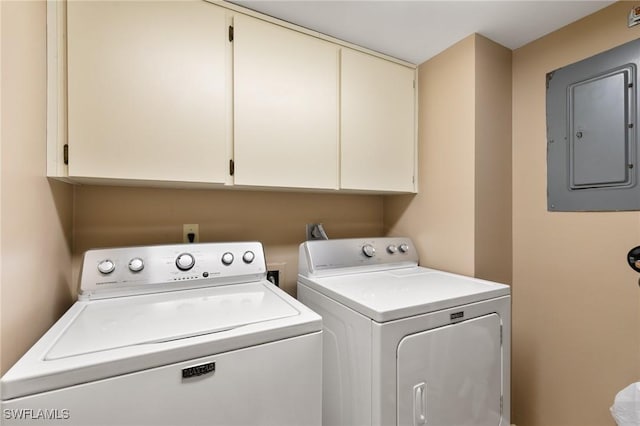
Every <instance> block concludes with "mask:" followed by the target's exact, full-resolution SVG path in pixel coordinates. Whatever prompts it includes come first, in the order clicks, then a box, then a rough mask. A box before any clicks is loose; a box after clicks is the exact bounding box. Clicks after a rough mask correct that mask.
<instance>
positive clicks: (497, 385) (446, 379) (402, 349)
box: [397, 313, 504, 426]
mask: <svg viewBox="0 0 640 426" xmlns="http://www.w3.org/2000/svg"><path fill="white" fill-rule="evenodd" d="M501 333H502V330H501V321H500V317H499V316H498V315H497V314H495V313H492V314H488V315H484V316H481V317H477V318H474V319H470V320H466V321H463V322H459V323H455V324H450V325H446V326H443V327H438V328H434V329H431V330H427V331H423V332H420V333H416V334H411V335H409V336H407V337H405V338H403V339H402V340H401V341H400V344H399V345H398V349H397V381H398V382H397V392H398V400H397V402H398V404H397V416H398V417H397V419H398V425H399V426H421V425H428V426H451V425H456V426H498V425H500V422H501V418H502V394H503V390H502V381H503V377H502V374H503V373H502V371H503V370H502V364H503V356H504V354H503V348H502V343H501Z"/></svg>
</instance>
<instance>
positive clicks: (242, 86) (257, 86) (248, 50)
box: [233, 15, 339, 189]
mask: <svg viewBox="0 0 640 426" xmlns="http://www.w3.org/2000/svg"><path fill="white" fill-rule="evenodd" d="M233 44H234V54H233V60H234V160H235V176H234V183H235V184H238V185H258V186H273V187H297V188H330V189H336V188H337V187H338V54H339V53H338V47H337V46H336V45H333V44H330V43H328V42H325V41H322V40H319V39H316V38H314V37H311V36H308V35H305V34H302V33H298V32H296V31H293V30H289V29H285V28H283V27H280V26H278V25H274V24H271V23H266V22H264V21H261V20H258V19H254V18H251V17H248V16H244V15H237V16H235V17H234V41H233Z"/></svg>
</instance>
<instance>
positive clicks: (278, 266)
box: [267, 262, 287, 287]
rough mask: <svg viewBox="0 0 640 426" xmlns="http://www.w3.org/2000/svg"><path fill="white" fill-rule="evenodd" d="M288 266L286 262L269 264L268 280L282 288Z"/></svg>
mask: <svg viewBox="0 0 640 426" xmlns="http://www.w3.org/2000/svg"><path fill="white" fill-rule="evenodd" d="M286 265H287V264H286V263H284V262H279V263H267V279H268V280H269V281H271V282H272V283H273V284H275V285H277V286H278V287H282V282H283V280H284V273H285V266H286Z"/></svg>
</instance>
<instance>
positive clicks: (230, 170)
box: [229, 160, 236, 176]
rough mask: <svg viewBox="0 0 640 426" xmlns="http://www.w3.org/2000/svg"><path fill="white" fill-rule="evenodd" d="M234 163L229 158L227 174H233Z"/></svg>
mask: <svg viewBox="0 0 640 426" xmlns="http://www.w3.org/2000/svg"><path fill="white" fill-rule="evenodd" d="M235 169H236V165H235V163H234V162H233V160H229V174H230V175H231V176H233V172H235Z"/></svg>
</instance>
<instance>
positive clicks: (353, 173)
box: [340, 48, 415, 192]
mask: <svg viewBox="0 0 640 426" xmlns="http://www.w3.org/2000/svg"><path fill="white" fill-rule="evenodd" d="M341 70H342V71H341V77H342V78H341V114H342V122H341V180H340V187H341V188H345V189H360V190H379V191H403V192H414V191H415V185H414V173H415V124H414V123H415V118H414V117H415V100H414V78H415V71H414V70H413V69H412V68H409V67H406V66H403V65H400V64H397V63H394V62H390V61H387V60H384V59H381V58H377V57H374V56H371V55H368V54H365V53H361V52H357V51H354V50H351V49H346V48H345V49H342V62H341Z"/></svg>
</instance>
